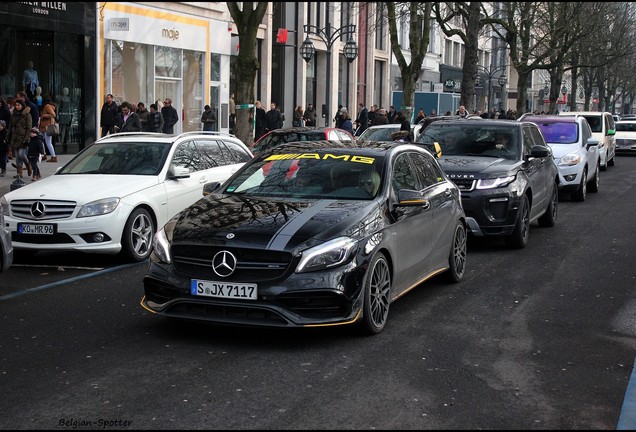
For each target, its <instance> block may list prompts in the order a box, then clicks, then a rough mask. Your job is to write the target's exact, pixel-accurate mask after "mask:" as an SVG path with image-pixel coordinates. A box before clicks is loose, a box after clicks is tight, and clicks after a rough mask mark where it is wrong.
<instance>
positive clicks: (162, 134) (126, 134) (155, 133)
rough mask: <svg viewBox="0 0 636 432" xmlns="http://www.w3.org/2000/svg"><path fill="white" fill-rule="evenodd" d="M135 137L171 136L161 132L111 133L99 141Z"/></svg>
mask: <svg viewBox="0 0 636 432" xmlns="http://www.w3.org/2000/svg"><path fill="white" fill-rule="evenodd" d="M135 135H152V136H169V135H166V134H164V133H161V132H116V133H111V134H108V135H106V136H103V137H101V138H99V139H98V140H97V141H101V140H103V139H106V138H116V137H122V136H135Z"/></svg>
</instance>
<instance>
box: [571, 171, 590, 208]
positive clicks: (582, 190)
mask: <svg viewBox="0 0 636 432" xmlns="http://www.w3.org/2000/svg"><path fill="white" fill-rule="evenodd" d="M586 197H587V170H583V174H581V184H579V188H578V190H577V191H576V192H574V193H572V199H573V200H574V201H579V202H583V201H585V198H586Z"/></svg>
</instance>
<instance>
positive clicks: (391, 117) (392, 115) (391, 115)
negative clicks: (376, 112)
mask: <svg viewBox="0 0 636 432" xmlns="http://www.w3.org/2000/svg"><path fill="white" fill-rule="evenodd" d="M396 115H397V112H396V111H395V107H394V106H393V105H391V106H390V107H389V112H388V113H387V114H386V118H387V120H388V121H389V123H395V116H396Z"/></svg>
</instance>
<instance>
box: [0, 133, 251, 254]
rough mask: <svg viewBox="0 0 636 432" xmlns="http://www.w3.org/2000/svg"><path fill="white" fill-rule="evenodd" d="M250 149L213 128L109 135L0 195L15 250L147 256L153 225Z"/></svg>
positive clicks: (245, 158) (225, 176)
mask: <svg viewBox="0 0 636 432" xmlns="http://www.w3.org/2000/svg"><path fill="white" fill-rule="evenodd" d="M251 158H252V153H251V152H250V150H249V148H247V146H245V144H243V143H242V142H241V141H240V140H239V139H238V138H236V137H234V136H232V135H229V134H222V133H216V132H187V133H183V134H180V135H176V136H175V135H164V134H156V133H137V132H131V133H119V134H113V135H107V136H106V137H104V138H101V139H99V140H97V141H96V142H95V143H94V144H92V145H90V146H89V147H87V148H86V149H84V150H82V151H81V152H80V153H78V154H77V155H76V156H75V157H74V158H73V159H71V160H70V161H69V162H67V163H66V164H65V165H64V166H62V167H61V168H60V169H59V170H58V171H57V172H56V173H55V174H54V175H52V176H49V177H46V178H44V179H42V180H40V181H38V182H36V183H31V184H28V185H26V186H23V187H21V188H20V189H17V190H15V191H12V192H9V193H7V194H6V195H4V196H3V197H2V198H0V202H1V203H2V206H3V207H4V208H5V216H6V217H5V219H6V227H7V228H8V230H9V231H11V236H12V240H13V247H14V248H15V249H16V251H39V250H66V251H80V252H87V253H104V254H117V253H120V252H121V253H122V254H123V255H125V256H127V257H128V258H129V259H131V260H133V261H142V260H145V259H147V258H148V256H149V255H150V250H151V245H152V237H153V235H154V233H155V231H156V229H157V227H161V226H163V225H164V224H165V223H166V221H168V220H169V219H170V218H171V217H172V216H174V215H175V214H177V213H178V212H179V211H181V210H183V209H184V208H186V207H187V206H189V205H190V204H192V203H193V202H195V201H196V200H198V199H199V198H200V197H201V194H202V188H203V184H204V183H206V182H210V181H213V180H217V181H223V180H226V179H228V178H229V177H230V176H231V175H232V174H233V173H234V172H236V171H237V170H238V169H239V168H240V167H241V166H242V165H243V164H244V163H245V162H247V161H249V160H250V159H251Z"/></svg>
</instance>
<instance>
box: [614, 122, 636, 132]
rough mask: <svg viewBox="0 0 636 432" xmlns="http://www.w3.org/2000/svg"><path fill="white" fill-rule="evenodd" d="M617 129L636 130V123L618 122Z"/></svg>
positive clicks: (622, 130)
mask: <svg viewBox="0 0 636 432" xmlns="http://www.w3.org/2000/svg"><path fill="white" fill-rule="evenodd" d="M616 130H617V131H621V132H636V123H621V122H617V123H616Z"/></svg>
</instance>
